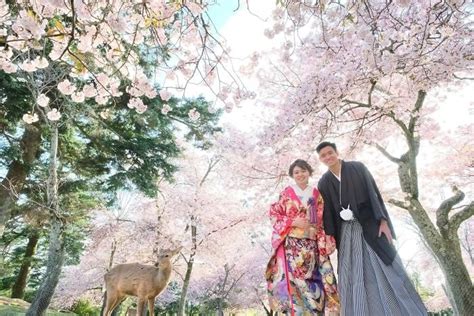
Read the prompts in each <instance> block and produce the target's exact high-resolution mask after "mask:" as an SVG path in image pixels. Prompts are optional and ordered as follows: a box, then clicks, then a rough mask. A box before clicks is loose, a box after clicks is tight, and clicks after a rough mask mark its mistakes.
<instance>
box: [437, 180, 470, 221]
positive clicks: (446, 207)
mask: <svg viewBox="0 0 474 316" xmlns="http://www.w3.org/2000/svg"><path fill="white" fill-rule="evenodd" d="M452 189H453V193H454V195H453V196H452V197H450V198H448V199H446V200H444V201H443V202H442V203H441V205H440V206H439V207H438V209H437V210H436V225H437V226H438V228H440V229H447V228H448V227H447V225H448V224H449V221H448V215H449V212H450V211H451V210H452V208H453V206H454V205H456V204H458V203H459V202H461V201H462V200H463V199H464V196H465V195H464V193H463V192H462V191H461V190H459V189H458V188H457V187H456V186H453V188H452Z"/></svg>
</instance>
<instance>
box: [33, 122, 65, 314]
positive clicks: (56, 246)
mask: <svg viewBox="0 0 474 316" xmlns="http://www.w3.org/2000/svg"><path fill="white" fill-rule="evenodd" d="M57 151H58V127H57V125H56V123H55V122H52V123H51V148H50V153H49V154H50V155H49V158H50V161H49V178H48V186H47V199H48V208H49V211H50V213H51V221H50V227H51V228H50V229H51V231H50V234H49V249H48V261H47V263H46V273H45V276H44V279H43V280H42V282H41V285H40V287H39V289H38V292H37V293H36V296H35V298H34V299H33V302H32V303H31V305H30V308H29V309H28V311H27V313H26V315H27V316H42V315H46V309H47V308H48V306H49V304H50V302H51V298H52V297H53V294H54V291H55V289H56V286H57V284H58V281H59V276H60V274H61V269H62V266H63V261H64V222H63V220H62V218H61V214H60V210H59V200H58V178H57V170H58V166H57Z"/></svg>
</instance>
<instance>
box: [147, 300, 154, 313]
mask: <svg viewBox="0 0 474 316" xmlns="http://www.w3.org/2000/svg"><path fill="white" fill-rule="evenodd" d="M148 311H149V314H150V315H149V316H155V298H154V297H153V298H149V299H148Z"/></svg>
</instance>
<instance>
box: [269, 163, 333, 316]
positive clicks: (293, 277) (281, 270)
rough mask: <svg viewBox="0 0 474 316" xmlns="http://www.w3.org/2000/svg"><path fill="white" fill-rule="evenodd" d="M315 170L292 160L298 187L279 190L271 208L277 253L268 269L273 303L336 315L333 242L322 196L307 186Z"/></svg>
mask: <svg viewBox="0 0 474 316" xmlns="http://www.w3.org/2000/svg"><path fill="white" fill-rule="evenodd" d="M312 173H313V169H312V168H311V166H310V165H309V164H308V163H307V162H306V161H304V160H301V159H298V160H296V161H295V162H293V163H292V164H291V166H290V169H289V175H290V177H292V178H293V179H294V180H295V185H291V186H288V187H287V188H285V189H284V190H283V192H282V193H281V194H280V199H279V201H278V202H277V203H274V204H272V206H271V208H270V219H271V221H272V224H273V234H272V248H273V254H272V257H271V258H270V261H269V263H268V266H267V270H266V279H267V285H268V294H269V300H270V307H271V309H272V310H273V311H280V312H283V313H285V314H287V315H297V316H299V315H324V313H325V311H326V312H333V313H334V314H336V315H337V314H338V313H337V312H338V310H339V297H338V293H337V288H336V279H335V277H334V271H333V268H332V265H331V262H330V260H329V255H330V254H331V253H332V252H333V251H334V250H335V248H336V244H335V240H334V238H333V237H331V236H326V234H325V233H324V230H323V227H322V223H323V221H322V216H323V200H322V198H321V196H320V194H319V191H318V190H317V189H316V188H314V187H312V186H309V185H308V180H309V177H310V176H311V175H312Z"/></svg>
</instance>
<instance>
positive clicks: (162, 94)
mask: <svg viewBox="0 0 474 316" xmlns="http://www.w3.org/2000/svg"><path fill="white" fill-rule="evenodd" d="M171 97H172V95H171V93H170V92H168V91H167V90H163V89H161V90H160V98H161V100H163V101H165V102H167V101H169V99H171Z"/></svg>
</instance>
